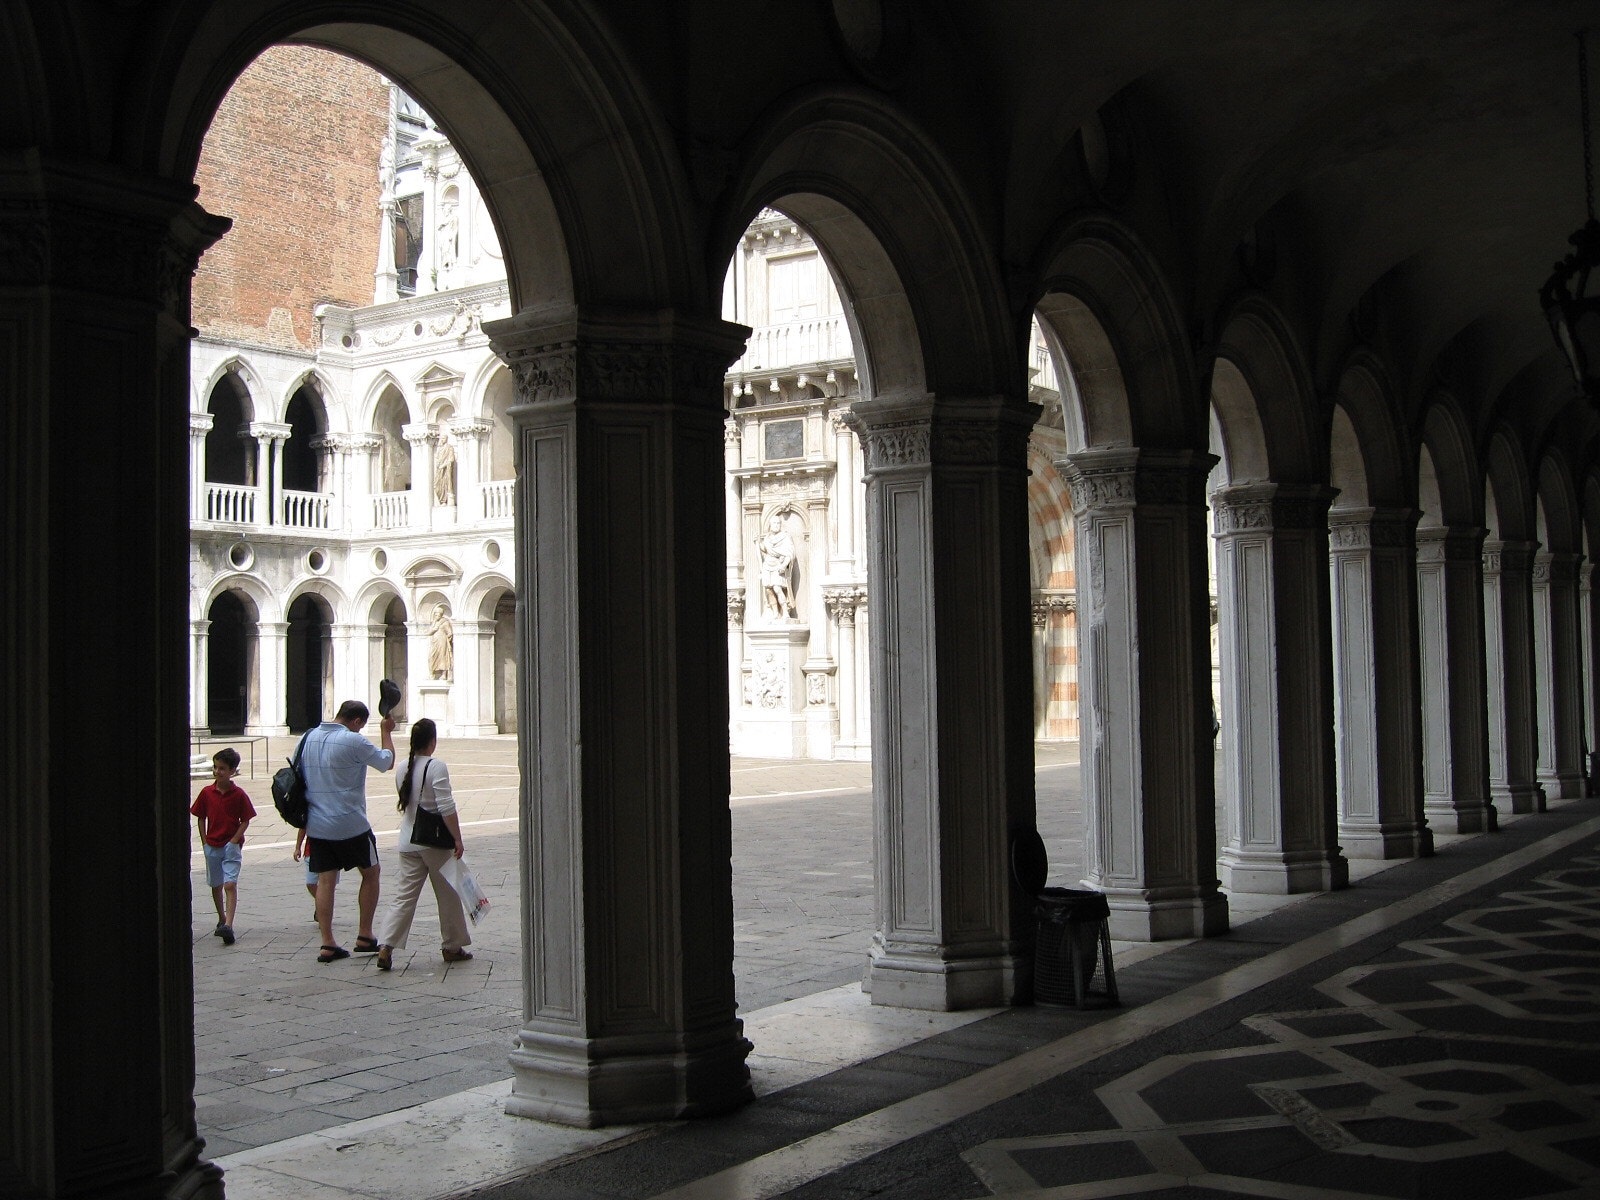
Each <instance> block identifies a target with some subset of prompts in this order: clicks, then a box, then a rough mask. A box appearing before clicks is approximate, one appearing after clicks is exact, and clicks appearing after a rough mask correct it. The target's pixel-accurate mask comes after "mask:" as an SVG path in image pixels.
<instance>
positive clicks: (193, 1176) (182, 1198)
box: [161, 1140, 223, 1200]
mask: <svg viewBox="0 0 1600 1200" xmlns="http://www.w3.org/2000/svg"><path fill="white" fill-rule="evenodd" d="M203 1145H204V1143H203V1142H200V1141H198V1140H196V1141H194V1142H191V1143H189V1144H188V1145H186V1146H185V1147H184V1151H183V1153H182V1154H181V1155H180V1156H179V1157H178V1158H177V1159H175V1160H169V1161H168V1163H167V1169H166V1171H165V1173H164V1174H165V1176H166V1179H167V1180H168V1183H167V1190H166V1191H164V1192H162V1193H161V1196H162V1200H223V1186H222V1168H221V1167H219V1166H217V1164H216V1163H212V1162H205V1161H203V1160H202V1159H201V1158H200V1147H201V1146H203Z"/></svg>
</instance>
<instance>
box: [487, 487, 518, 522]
mask: <svg viewBox="0 0 1600 1200" xmlns="http://www.w3.org/2000/svg"><path fill="white" fill-rule="evenodd" d="M516 497H517V481H516V480H515V479H494V480H491V481H489V482H488V483H486V484H484V485H483V519H484V520H485V521H509V520H511V518H512V516H513V515H514V514H515V512H516Z"/></svg>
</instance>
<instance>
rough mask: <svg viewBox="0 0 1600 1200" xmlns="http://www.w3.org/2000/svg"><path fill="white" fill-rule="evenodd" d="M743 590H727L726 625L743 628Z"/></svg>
mask: <svg viewBox="0 0 1600 1200" xmlns="http://www.w3.org/2000/svg"><path fill="white" fill-rule="evenodd" d="M744 600H745V597H744V589H743V588H729V589H728V624H730V625H733V626H736V627H740V628H742V627H743V626H744Z"/></svg>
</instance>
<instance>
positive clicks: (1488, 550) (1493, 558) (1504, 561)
mask: <svg viewBox="0 0 1600 1200" xmlns="http://www.w3.org/2000/svg"><path fill="white" fill-rule="evenodd" d="M1538 548H1539V543H1538V542H1506V541H1497V540H1493V539H1490V540H1488V541H1485V542H1484V543H1483V569H1484V570H1485V571H1486V572H1489V573H1492V574H1499V573H1501V572H1504V571H1530V570H1532V569H1533V555H1534V552H1535V551H1536V550H1537V549H1538Z"/></svg>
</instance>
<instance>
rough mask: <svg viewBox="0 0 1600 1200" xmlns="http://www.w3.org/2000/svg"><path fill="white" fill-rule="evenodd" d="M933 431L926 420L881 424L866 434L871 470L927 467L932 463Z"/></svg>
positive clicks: (868, 468) (867, 456)
mask: <svg viewBox="0 0 1600 1200" xmlns="http://www.w3.org/2000/svg"><path fill="white" fill-rule="evenodd" d="M932 445H933V439H932V431H931V429H930V428H929V426H928V423H927V422H926V421H907V422H902V423H898V424H891V425H879V426H874V427H872V428H869V429H868V430H867V432H866V438H865V448H866V459H867V470H868V471H869V472H870V471H884V470H894V469H895V468H898V467H916V466H925V465H927V464H928V463H929V462H930V461H931V451H932Z"/></svg>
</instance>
